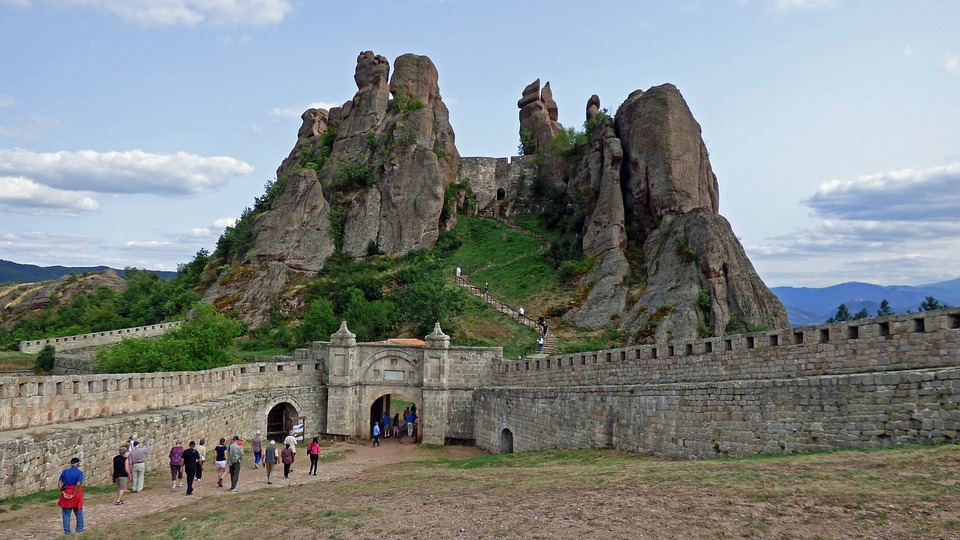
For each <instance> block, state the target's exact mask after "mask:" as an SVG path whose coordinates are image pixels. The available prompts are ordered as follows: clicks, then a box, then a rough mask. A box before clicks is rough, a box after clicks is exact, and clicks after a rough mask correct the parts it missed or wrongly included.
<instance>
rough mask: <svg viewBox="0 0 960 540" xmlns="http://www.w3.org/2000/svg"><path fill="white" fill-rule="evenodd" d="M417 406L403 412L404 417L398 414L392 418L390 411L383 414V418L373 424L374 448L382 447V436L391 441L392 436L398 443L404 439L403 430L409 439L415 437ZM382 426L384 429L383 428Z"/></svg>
mask: <svg viewBox="0 0 960 540" xmlns="http://www.w3.org/2000/svg"><path fill="white" fill-rule="evenodd" d="M417 418H418V417H417V406H416V405H413V406H410V407H407V408H406V409H404V410H403V415H402V416H401V414H400V413H396V414H394V415H393V418H390V411H387V412H385V413H383V418H382V419H381V420H379V421H375V422H374V423H373V427H372V428H371V433H372V435H373V446H374V447H377V446H380V436H381V435H382V436H383V438H384V439H389V438H390V437H391V436H392V437H393V438H395V439H397V440H398V441H401V440H402V439H403V434H402V433H403V430H406V432H407V437H413V431H414V428H415V427H416V425H417ZM381 426H382V427H381Z"/></svg>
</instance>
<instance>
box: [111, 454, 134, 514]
mask: <svg viewBox="0 0 960 540" xmlns="http://www.w3.org/2000/svg"><path fill="white" fill-rule="evenodd" d="M128 453H129V452H128V450H127V447H126V446H121V447H120V453H118V454H117V455H116V456H113V467H112V472H113V483H114V484H116V485H117V502H116V503H114V504H116V505H117V506H120V505H121V504H123V492H124V491H126V489H127V482H129V480H130V460H129V459H128V456H127V454H128Z"/></svg>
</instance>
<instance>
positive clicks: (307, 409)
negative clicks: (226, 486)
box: [0, 374, 327, 499]
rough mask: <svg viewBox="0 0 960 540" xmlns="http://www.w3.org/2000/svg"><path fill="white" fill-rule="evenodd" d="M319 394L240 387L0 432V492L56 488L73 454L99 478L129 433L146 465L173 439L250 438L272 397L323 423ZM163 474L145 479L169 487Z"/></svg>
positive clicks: (89, 475)
mask: <svg viewBox="0 0 960 540" xmlns="http://www.w3.org/2000/svg"><path fill="white" fill-rule="evenodd" d="M251 376H253V374H251ZM290 382H293V381H292V380H291V381H290ZM326 402H327V399H326V388H323V387H320V386H316V385H314V386H310V387H299V388H296V387H291V388H275V389H269V390H247V391H240V392H237V393H230V394H226V395H223V396H221V397H218V398H216V399H210V400H207V401H203V402H201V403H194V404H190V405H181V406H177V407H173V408H168V409H159V410H155V411H149V412H142V413H134V414H125V415H121V416H112V417H104V418H98V419H93V420H86V421H83V422H73V423H68V424H49V425H44V426H38V427H32V428H30V429H23V430H14V431H4V432H0V499H2V498H5V497H13V496H19V495H26V494H29V493H33V492H35V491H40V490H49V489H56V485H57V478H58V477H59V473H60V471H61V470H63V469H64V468H66V467H69V463H70V459H71V458H73V457H78V458H80V460H81V469H82V470H83V472H84V475H85V483H87V484H89V485H107V484H109V483H110V482H111V479H110V476H109V471H110V464H111V463H112V459H113V457H114V456H115V455H117V452H118V449H119V448H120V445H121V444H123V443H124V442H125V441H126V440H127V439H128V438H129V437H130V436H131V435H133V434H134V433H136V434H137V435H138V440H139V441H140V442H141V443H142V444H144V445H146V446H148V447H149V450H148V452H147V471H148V472H149V471H155V470H159V471H167V470H169V468H168V465H169V460H168V457H167V456H168V453H169V450H170V448H171V447H172V446H173V445H174V443H175V442H176V441H177V440H180V441H182V442H183V445H184V446H186V445H187V443H188V442H189V441H199V440H200V439H206V442H207V444H206V447H207V451H208V452H210V453H212V451H213V447H214V446H216V445H217V441H218V440H219V439H220V438H221V437H223V438H226V439H228V440H229V439H230V438H231V437H233V436H234V435H239V436H240V437H243V438H245V439H248V440H249V439H252V438H253V437H254V435H255V433H256V431H257V430H261V431H264V430H265V426H267V414H268V412H269V411H270V409H271V408H272V407H273V406H274V405H276V404H278V403H287V404H290V405H291V406H292V407H293V408H294V409H295V411H296V413H297V415H298V416H304V417H306V418H307V419H308V424H309V425H308V428H307V429H308V435H312V434H315V433H316V432H318V431H323V430H324V426H323V425H322V424H319V423H318V422H319V421H320V419H325V418H326ZM264 432H265V431H264ZM247 448H249V446H248V447H247ZM248 456H249V457H246V458H244V460H245V462H246V463H248V464H249V463H252V459H253V456H252V454H248ZM207 467H208V468H207V469H206V472H207V473H208V474H211V478H212V477H213V476H212V475H215V474H216V468H215V467H214V464H213V460H212V457H210V458H208V462H207ZM168 480H169V476H166V475H164V474H161V475H160V477H159V479H148V480H147V484H148V487H149V484H150V482H162V484H161V485H162V486H163V487H164V488H166V489H169V488H168V487H167V486H168ZM241 481H243V477H242V476H241Z"/></svg>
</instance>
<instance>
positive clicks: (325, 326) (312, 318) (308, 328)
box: [296, 298, 340, 345]
mask: <svg viewBox="0 0 960 540" xmlns="http://www.w3.org/2000/svg"><path fill="white" fill-rule="evenodd" d="M339 327H340V322H339V321H338V320H337V317H336V316H335V315H334V314H333V303H332V302H330V300H327V299H326V298H318V299H316V300H314V301H313V302H310V307H308V308H307V312H306V313H304V314H303V321H302V322H301V323H300V326H298V327H297V332H296V335H297V343H299V344H301V345H305V344H307V343H310V342H311V341H318V340H327V339H330V334H332V333H334V332H336V331H337V329H338V328H339Z"/></svg>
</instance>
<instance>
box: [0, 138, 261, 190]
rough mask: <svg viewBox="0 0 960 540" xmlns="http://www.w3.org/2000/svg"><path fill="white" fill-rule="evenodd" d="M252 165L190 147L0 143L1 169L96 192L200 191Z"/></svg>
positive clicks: (61, 186)
mask: <svg viewBox="0 0 960 540" xmlns="http://www.w3.org/2000/svg"><path fill="white" fill-rule="evenodd" d="M251 172H253V166H251V165H249V164H247V163H244V162H243V161H240V160H237V159H234V158H231V157H223V156H220V157H202V156H197V155H194V154H188V153H186V152H177V153H176V154H152V153H149V152H144V151H142V150H130V151H126V152H95V151H93V150H81V151H78V152H52V153H36V152H30V151H28V150H21V149H12V150H11V149H0V174H4V175H9V176H20V177H25V178H29V179H30V180H32V181H34V182H36V183H39V184H44V185H46V186H49V187H52V188H58V189H66V190H72V191H93V192H97V193H126V194H130V193H150V194H154V195H159V196H163V197H177V196H187V195H199V194H202V193H205V192H208V191H213V190H216V189H219V188H221V187H223V186H224V185H225V184H226V183H227V182H228V181H229V180H230V178H231V177H232V176H236V175H245V174H250V173H251Z"/></svg>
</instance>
